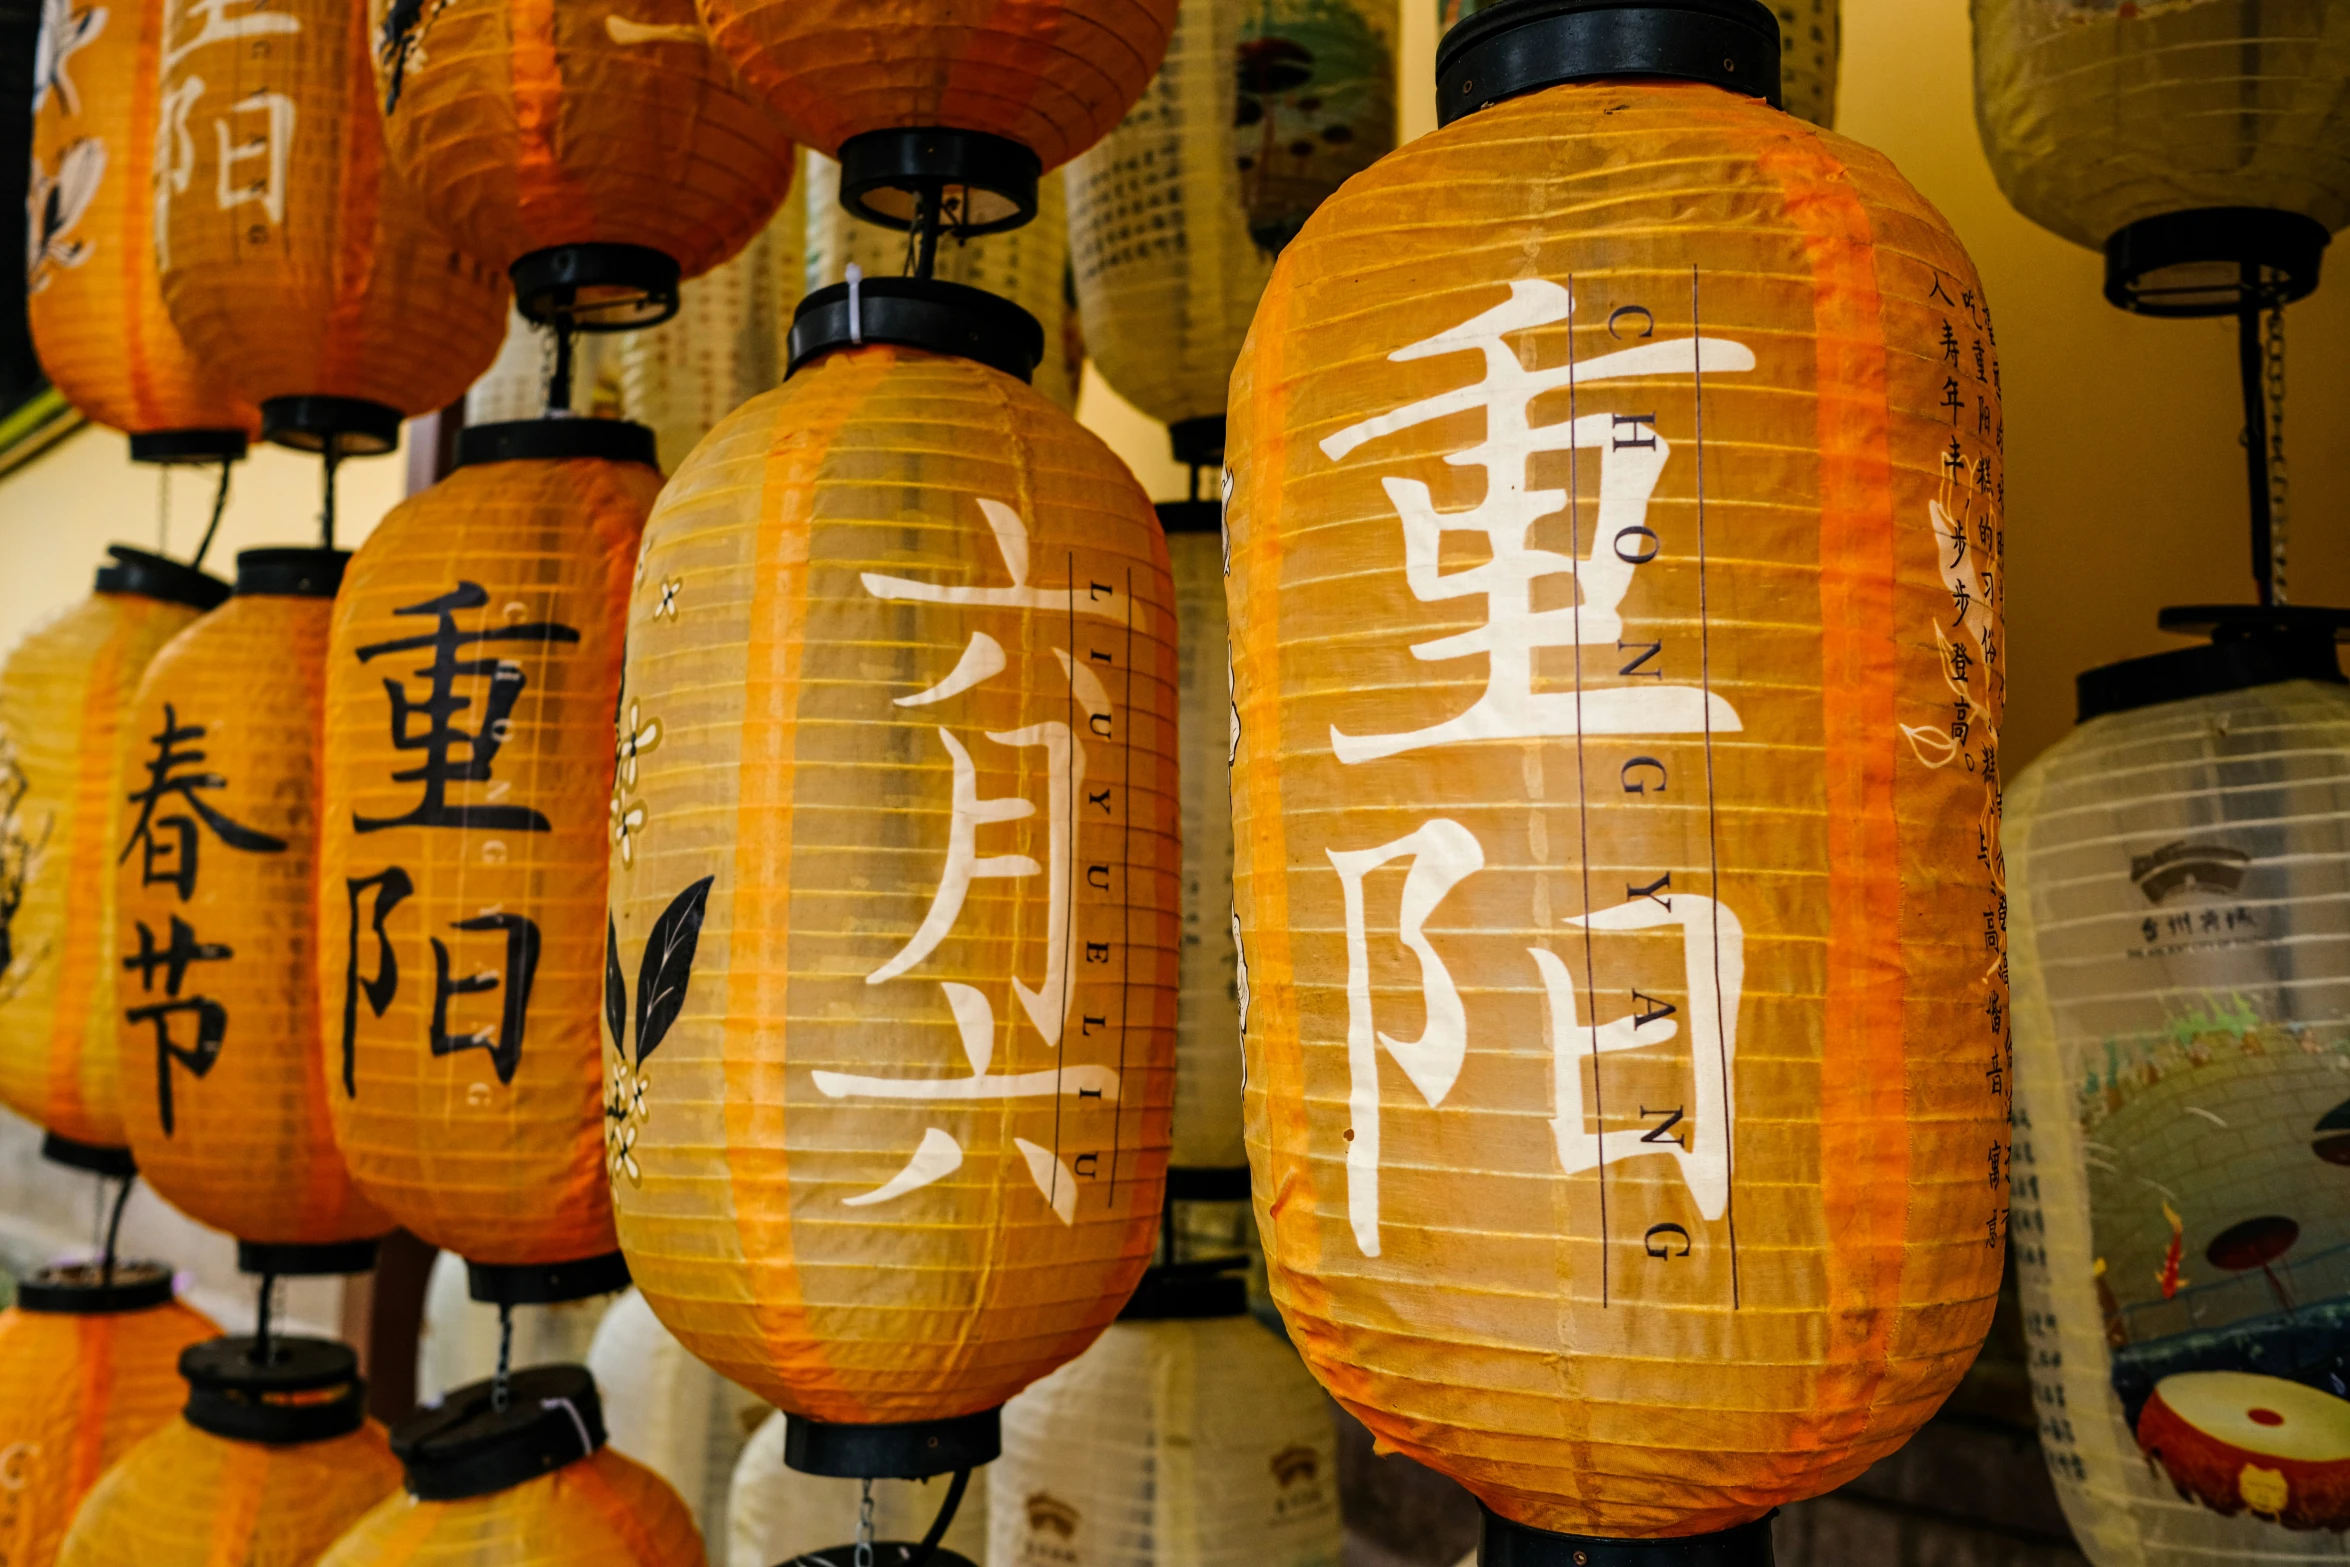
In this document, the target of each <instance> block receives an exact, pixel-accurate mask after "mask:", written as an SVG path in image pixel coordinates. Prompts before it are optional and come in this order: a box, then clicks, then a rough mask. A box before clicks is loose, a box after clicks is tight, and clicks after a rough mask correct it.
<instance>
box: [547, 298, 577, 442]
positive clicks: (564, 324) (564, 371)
mask: <svg viewBox="0 0 2350 1567" xmlns="http://www.w3.org/2000/svg"><path fill="white" fill-rule="evenodd" d="M576 330H577V328H576V327H574V326H573V325H572V321H571V317H570V316H568V315H564V316H558V317H557V318H556V319H555V364H554V368H553V369H551V370H549V371H548V372H547V417H548V418H550V419H553V418H556V417H558V416H560V415H563V414H567V413H569V412H571V378H572V341H571V334H572V333H573V332H574V331H576Z"/></svg>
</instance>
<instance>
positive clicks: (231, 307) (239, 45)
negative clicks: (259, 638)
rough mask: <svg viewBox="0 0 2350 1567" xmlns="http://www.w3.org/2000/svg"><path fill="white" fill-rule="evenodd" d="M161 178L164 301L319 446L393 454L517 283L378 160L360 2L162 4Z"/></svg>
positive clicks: (489, 347) (485, 343)
mask: <svg viewBox="0 0 2350 1567" xmlns="http://www.w3.org/2000/svg"><path fill="white" fill-rule="evenodd" d="M164 15H165V24H164V49H163V57H162V83H163V87H162V99H161V104H160V107H159V109H158V119H157V129H156V136H157V143H156V145H157V147H158V149H159V156H158V161H157V165H156V168H155V171H154V178H155V203H156V213H157V222H156V229H155V246H156V254H157V257H158V259H159V261H160V262H161V265H162V273H163V301H164V304H165V305H166V306H167V307H168V308H169V309H170V311H171V319H172V321H173V323H174V324H175V325H177V326H178V328H179V330H180V334H181V336H182V337H184V338H185V339H186V340H187V345H188V347H189V349H190V350H191V351H192V352H193V353H194V354H195V355H196V357H197V359H198V360H199V361H201V362H202V363H203V364H205V365H206V366H207V367H209V368H212V369H214V370H216V371H217V372H218V373H219V374H220V376H221V377H222V378H223V379H224V380H226V381H227V382H229V383H230V384H231V385H233V386H234V387H235V388H236V389H237V390H238V391H239V392H241V393H243V394H244V395H245V396H247V397H249V398H251V399H252V400H253V401H255V402H256V403H259V404H260V405H261V418H262V434H263V435H264V436H266V437H267V438H268V439H270V440H273V441H277V442H280V443H282V444H285V445H289V446H296V447H300V448H302V449H304V450H309V451H325V452H327V453H328V454H329V455H330V456H335V455H345V456H347V455H365V454H367V453H370V452H385V451H390V450H391V449H392V447H393V446H394V445H395V444H397V442H398V440H399V434H400V432H399V425H400V419H401V417H402V416H403V415H408V414H421V413H429V412H431V411H432V410H434V409H437V408H442V407H445V406H447V405H448V404H449V403H452V402H454V401H456V400H457V398H458V397H460V396H461V395H463V393H464V391H465V388H466V386H467V384H468V383H470V382H471V381H472V380H473V378H474V377H475V376H477V375H479V374H480V373H481V372H482V370H483V369H484V368H485V367H486V366H487V365H488V364H489V362H490V360H491V359H492V358H493V357H495V355H496V354H497V351H498V343H499V341H500V340H501V338H502V337H503V336H504V334H505V327H506V283H505V279H504V278H502V277H500V276H498V275H497V273H496V272H495V271H493V270H491V269H489V268H487V267H484V266H482V265H481V264H480V263H478V262H476V261H473V260H471V259H469V258H467V257H466V256H464V255H462V254H461V253H460V252H459V251H458V250H457V249H456V248H455V247H454V246H452V245H451V244H450V243H449V242H448V241H447V240H445V239H442V238H441V237H440V235H439V233H438V232H437V231H435V230H434V229H433V228H432V227H431V220H430V219H429V218H428V216H427V213H426V209H425V207H424V204H423V203H422V202H421V201H420V200H419V199H418V198H417V196H416V195H415V193H414V192H412V191H410V190H409V189H408V188H407V186H406V185H405V184H404V183H403V182H402V181H401V179H400V177H399V176H398V174H397V173H395V172H394V171H393V170H392V169H390V168H389V167H387V166H386V165H385V162H384V147H383V126H382V123H381V121H380V120H379V119H378V118H377V116H376V115H375V113H374V112H373V110H372V108H371V104H372V102H373V97H374V85H373V77H372V75H371V74H370V69H369V65H368V51H367V19H366V16H365V13H364V12H363V11H362V9H361V8H360V6H359V5H358V4H357V0H276V3H273V4H271V5H270V6H268V7H267V8H253V7H243V8H238V9H236V10H234V11H233V13H232V11H230V10H227V9H224V8H223V7H221V6H220V5H217V4H211V3H205V0H166V8H165V13H164Z"/></svg>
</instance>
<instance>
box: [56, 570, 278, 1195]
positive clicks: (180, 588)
mask: <svg viewBox="0 0 2350 1567" xmlns="http://www.w3.org/2000/svg"><path fill="white" fill-rule="evenodd" d="M106 553H107V554H109V555H111V556H113V557H114V564H113V565H111V566H100V567H99V568H98V581H97V591H98V592H100V593H135V594H137V595H138V596H139V597H141V598H150V599H155V600H157V601H159V602H161V603H165V604H185V605H187V606H188V607H189V608H190V609H198V610H212V609H218V608H220V606H221V605H223V604H225V603H227V602H228V599H229V594H230V592H231V591H232V590H231V589H230V587H229V585H228V584H227V583H225V582H223V581H221V580H220V579H219V578H218V577H215V576H213V575H212V574H211V573H210V572H207V571H198V570H197V569H196V568H195V567H193V566H190V565H186V564H184V563H182V562H180V561H176V560H173V559H172V558H171V557H170V556H168V555H158V554H155V553H154V552H153V551H151V550H142V549H133V548H132V547H131V546H130V545H128V544H109V545H107V546H106ZM41 1157H42V1158H44V1159H47V1160H48V1161H49V1162H50V1163H52V1164H62V1165H64V1166H65V1167H66V1168H68V1169H72V1170H87V1171H89V1172H90V1173H91V1174H92V1175H104V1176H111V1177H113V1178H114V1179H116V1180H128V1179H129V1178H130V1177H132V1176H134V1175H136V1174H138V1173H139V1165H138V1161H137V1160H136V1159H134V1158H132V1157H131V1151H130V1150H129V1149H128V1148H99V1147H96V1146H94V1145H92V1144H90V1143H77V1142H75V1141H73V1140H72V1139H71V1138H67V1137H60V1136H58V1135H57V1134H56V1133H55V1132H51V1133H50V1134H49V1135H48V1136H46V1137H44V1138H43V1139H42V1140H41Z"/></svg>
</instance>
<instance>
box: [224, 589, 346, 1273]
mask: <svg viewBox="0 0 2350 1567" xmlns="http://www.w3.org/2000/svg"><path fill="white" fill-rule="evenodd" d="M255 555H335V556H339V557H341V559H339V560H337V561H336V562H335V564H334V570H333V575H332V576H331V577H330V578H327V579H326V580H325V581H323V582H320V581H319V580H318V578H319V576H320V573H319V572H317V571H315V570H314V571H312V572H311V573H310V574H309V582H308V585H306V586H303V587H300V588H294V587H265V588H253V587H247V586H246V585H245V583H246V579H247V577H248V576H249V575H251V574H252V573H253V572H254V570H255V569H256V568H254V567H253V566H252V565H250V564H248V563H249V562H250V561H251V558H252V557H253V556H255ZM350 558H351V552H350V551H349V550H245V551H243V552H241V553H240V554H239V555H238V556H237V592H238V593H239V594H240V595H242V594H248V593H274V594H279V595H283V596H286V597H292V598H324V599H331V598H333V597H334V596H335V589H336V587H337V585H338V584H340V583H341V582H342V580H343V562H344V561H348V560H349V559H350ZM287 569H291V568H290V567H289V568H287ZM380 1244H381V1243H380V1242H377V1241H335V1242H331V1243H328V1244H323V1245H317V1246H301V1245H291V1244H288V1245H275V1244H271V1243H268V1242H263V1241H239V1242H237V1271H238V1272H239V1273H255V1274H260V1275H262V1276H263V1277H266V1278H280V1279H317V1278H331V1277H333V1276H334V1275H336V1274H342V1273H373V1272H374V1271H375V1256H376V1252H377V1251H378V1250H379V1249H380Z"/></svg>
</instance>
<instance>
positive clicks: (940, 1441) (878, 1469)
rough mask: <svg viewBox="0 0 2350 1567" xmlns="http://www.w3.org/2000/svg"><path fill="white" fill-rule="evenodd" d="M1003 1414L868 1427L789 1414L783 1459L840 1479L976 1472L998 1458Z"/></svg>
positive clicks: (981, 1413)
mask: <svg viewBox="0 0 2350 1567" xmlns="http://www.w3.org/2000/svg"><path fill="white" fill-rule="evenodd" d="M1003 1413H1004V1412H1003V1410H1002V1409H1000V1408H997V1409H982V1410H980V1411H979V1412H978V1413H976V1414H970V1415H953V1416H950V1417H948V1418H947V1419H944V1420H905V1421H895V1422H879V1423H876V1424H873V1425H851V1424H848V1423H846V1422H842V1421H832V1420H811V1419H806V1418H804V1417H802V1416H799V1415H793V1416H792V1417H791V1418H790V1420H788V1421H787V1422H786V1423H785V1425H784V1428H783V1461H784V1463H785V1465H786V1466H787V1467H789V1468H792V1469H797V1470H798V1471H799V1472H800V1473H802V1474H809V1475H828V1476H831V1477H833V1478H835V1479H846V1480H927V1479H929V1478H930V1477H931V1476H932V1475H942V1474H953V1473H954V1472H955V1471H956V1470H958V1469H977V1468H978V1467H979V1466H980V1465H982V1464H992V1463H994V1462H995V1461H996V1460H997V1459H998V1458H1000V1457H1002V1456H1003V1451H1004V1423H1003Z"/></svg>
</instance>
